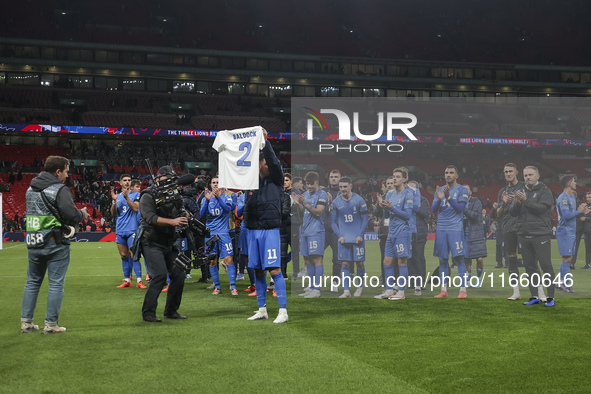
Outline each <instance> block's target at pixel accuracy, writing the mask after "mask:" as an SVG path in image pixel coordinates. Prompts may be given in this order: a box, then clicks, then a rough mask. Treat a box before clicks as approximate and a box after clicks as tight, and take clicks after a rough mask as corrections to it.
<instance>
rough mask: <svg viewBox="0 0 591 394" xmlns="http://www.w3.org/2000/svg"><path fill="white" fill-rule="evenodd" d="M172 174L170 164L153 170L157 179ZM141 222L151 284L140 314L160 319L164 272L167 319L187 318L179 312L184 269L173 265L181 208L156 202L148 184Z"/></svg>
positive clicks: (183, 221) (181, 223) (182, 221)
mask: <svg viewBox="0 0 591 394" xmlns="http://www.w3.org/2000/svg"><path fill="white" fill-rule="evenodd" d="M173 174H174V172H173V169H172V167H171V166H164V167H161V168H160V169H159V170H158V172H157V173H156V182H162V181H165V180H166V179H168V178H169V177H170V176H172V175H173ZM140 213H141V224H142V226H143V227H144V229H145V230H144V233H143V236H142V239H141V245H142V250H143V254H144V256H145V259H146V261H147V262H148V270H149V272H150V286H149V287H148V291H147V292H146V296H145V298H144V305H143V307H142V317H143V319H144V321H147V322H153V323H155V322H161V321H162V320H160V319H159V318H157V317H156V307H157V306H158V296H159V295H160V292H161V291H162V289H163V288H164V286H165V285H166V275H167V274H168V275H169V276H170V286H169V289H168V294H167V297H166V306H165V308H164V317H165V318H168V319H186V316H183V315H181V314H179V313H178V308H179V306H180V304H181V299H182V296H183V288H184V286H185V271H184V270H183V269H181V268H179V267H177V266H175V264H174V261H175V259H176V258H177V256H178V254H179V252H178V249H177V248H176V246H175V245H174V241H175V238H176V235H175V234H176V233H175V227H177V226H185V225H187V224H188V220H187V218H186V217H185V216H183V217H178V216H179V215H180V211H179V210H178V208H177V207H176V205H175V204H173V203H163V204H161V205H160V206H157V205H156V191H155V189H154V187H150V188H148V189H146V190H144V191H143V192H142V195H141V197H140Z"/></svg>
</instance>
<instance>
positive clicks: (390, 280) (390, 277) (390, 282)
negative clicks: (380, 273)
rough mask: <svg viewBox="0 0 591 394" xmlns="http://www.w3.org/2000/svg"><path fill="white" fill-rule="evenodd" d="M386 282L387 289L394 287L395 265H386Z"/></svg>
mask: <svg viewBox="0 0 591 394" xmlns="http://www.w3.org/2000/svg"><path fill="white" fill-rule="evenodd" d="M384 284H385V286H386V289H387V290H392V288H393V287H394V266H393V265H385V266H384Z"/></svg>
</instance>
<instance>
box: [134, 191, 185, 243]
mask: <svg viewBox="0 0 591 394" xmlns="http://www.w3.org/2000/svg"><path fill="white" fill-rule="evenodd" d="M159 216H160V217H163V218H167V219H174V218H176V217H178V216H179V212H177V209H176V207H174V205H173V204H172V203H169V204H164V205H163V206H161V207H158V208H156V200H155V199H154V191H153V190H152V189H151V188H148V189H145V190H143V191H142V194H141V195H140V223H141V225H142V226H143V227H144V234H143V237H142V241H144V242H156V243H158V244H160V245H164V246H170V245H172V244H173V243H174V240H175V228H174V227H173V226H159V225H158V217H159Z"/></svg>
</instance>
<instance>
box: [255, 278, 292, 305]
mask: <svg viewBox="0 0 591 394" xmlns="http://www.w3.org/2000/svg"><path fill="white" fill-rule="evenodd" d="M271 277H272V278H273V282H275V293H277V302H279V308H286V307H287V289H286V287H285V278H284V277H283V274H282V273H281V272H279V273H278V274H276V275H271ZM258 294H259V293H257V296H258Z"/></svg>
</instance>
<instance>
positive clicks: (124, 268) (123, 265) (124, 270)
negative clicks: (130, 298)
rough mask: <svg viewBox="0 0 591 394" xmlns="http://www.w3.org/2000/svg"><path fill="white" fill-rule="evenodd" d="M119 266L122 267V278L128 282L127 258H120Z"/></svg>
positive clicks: (128, 265)
mask: <svg viewBox="0 0 591 394" xmlns="http://www.w3.org/2000/svg"><path fill="white" fill-rule="evenodd" d="M121 266H122V267H123V277H124V278H125V280H126V281H128V282H129V277H130V276H131V264H129V257H121Z"/></svg>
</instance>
